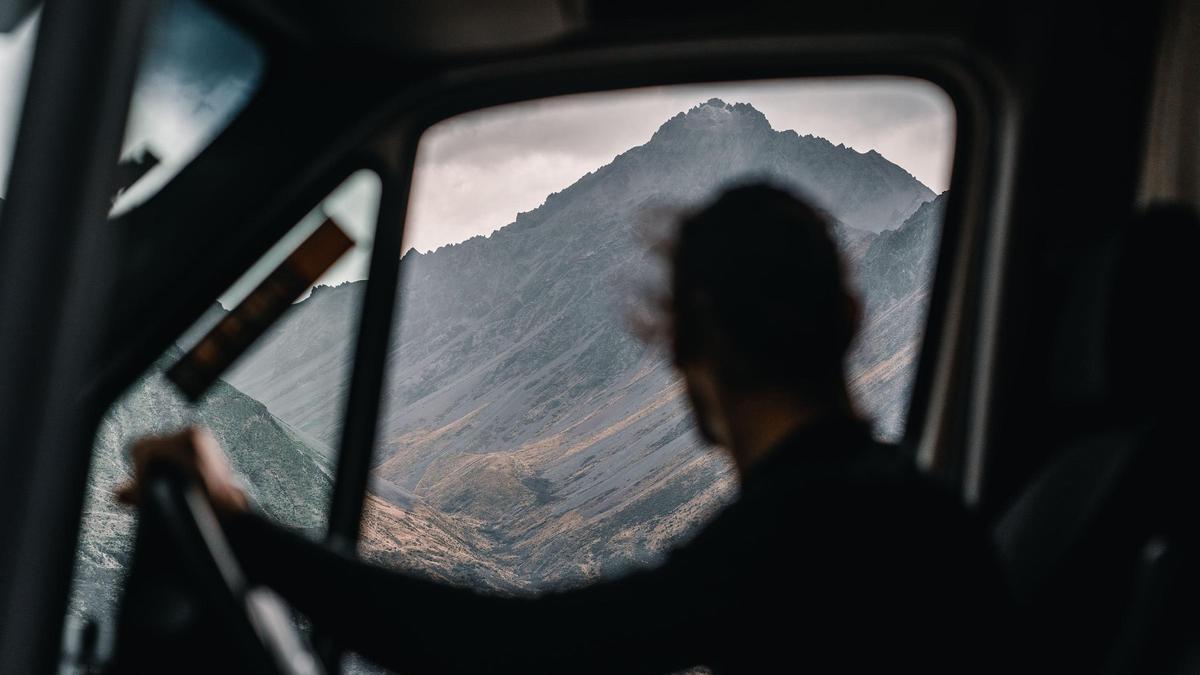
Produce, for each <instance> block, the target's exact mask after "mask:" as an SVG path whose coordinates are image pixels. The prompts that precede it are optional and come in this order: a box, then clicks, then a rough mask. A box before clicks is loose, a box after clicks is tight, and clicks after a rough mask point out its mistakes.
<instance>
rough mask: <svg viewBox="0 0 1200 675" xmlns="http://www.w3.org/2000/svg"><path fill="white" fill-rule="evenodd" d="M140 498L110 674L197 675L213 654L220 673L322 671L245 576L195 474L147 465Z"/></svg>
mask: <svg viewBox="0 0 1200 675" xmlns="http://www.w3.org/2000/svg"><path fill="white" fill-rule="evenodd" d="M140 502H141V508H140V511H141V520H140V521H139V524H138V534H137V544H136V549H135V557H134V563H133V565H132V566H131V570H130V576H129V584H128V585H127V587H126V590H125V599H124V603H123V606H122V617H121V623H120V628H119V634H118V645H117V651H116V654H115V657H116V658H115V659H114V662H113V668H112V669H111V672H120V673H142V672H166V671H171V672H204V671H208V670H211V669H212V667H213V663H212V662H213V661H219V662H220V663H221V670H222V671H223V672H240V671H244V672H254V673H270V674H271V675H318V674H319V673H321V672H323V669H322V668H321V665H320V661H319V660H318V659H317V658H316V657H315V656H314V655H313V653H312V652H311V650H310V649H309V648H308V647H307V646H306V645H305V643H304V642H303V641H302V640H301V638H300V636H299V634H298V633H297V631H296V629H295V627H294V626H293V624H292V620H291V617H290V614H289V612H288V609H287V607H286V605H285V604H284V603H283V601H282V600H281V599H280V598H279V597H278V596H276V595H275V594H274V593H272V592H271V591H269V590H268V589H266V588H262V587H252V586H250V585H249V583H248V582H247V580H246V576H245V574H243V572H242V568H241V565H240V564H239V563H238V561H237V558H236V557H235V556H234V554H233V550H232V549H231V547H230V545H229V541H228V539H227V538H226V537H225V533H224V531H222V529H221V525H220V522H219V521H218V520H217V516H216V514H215V513H214V512H213V509H212V506H211V505H210V504H209V501H208V498H207V497H206V496H205V494H204V492H203V490H202V489H201V487H200V485H199V484H198V482H197V479H196V478H195V477H194V476H193V475H191V474H190V473H188V472H187V471H185V470H184V469H183V468H182V467H180V466H178V465H176V464H174V463H172V462H166V461H157V462H153V463H151V464H150V465H148V466H147V467H146V470H145V475H144V478H143V479H142V485H141V492H140ZM180 572H182V575H181V574H180ZM181 577H182V578H181ZM181 581H182V582H183V584H180V582H181ZM230 646H232V647H233V649H234V653H233V654H230V653H229V651H228V648H229V647H230Z"/></svg>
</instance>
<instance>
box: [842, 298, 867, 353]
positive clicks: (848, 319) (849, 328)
mask: <svg viewBox="0 0 1200 675" xmlns="http://www.w3.org/2000/svg"><path fill="white" fill-rule="evenodd" d="M842 318H843V320H844V321H845V324H844V325H845V326H846V344H845V345H843V349H849V348H850V344H851V343H853V342H854V338H855V337H856V336H857V335H858V331H859V329H860V328H862V320H863V308H862V301H861V300H859V299H858V296H857V295H855V294H853V293H850V292H845V293H843V294H842Z"/></svg>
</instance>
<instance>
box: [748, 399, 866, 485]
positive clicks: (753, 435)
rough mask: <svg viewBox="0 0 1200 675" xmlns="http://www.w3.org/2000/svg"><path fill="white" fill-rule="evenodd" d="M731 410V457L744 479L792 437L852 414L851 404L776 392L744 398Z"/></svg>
mask: <svg viewBox="0 0 1200 675" xmlns="http://www.w3.org/2000/svg"><path fill="white" fill-rule="evenodd" d="M730 407H731V408H732V409H731V410H730V415H729V427H730V428H729V435H730V445H731V446H732V447H731V448H730V454H732V455H733V459H734V464H735V465H736V466H737V471H738V474H739V475H740V476H742V477H745V476H746V474H747V472H749V471H750V470H751V469H752V468H753V467H754V466H755V465H757V464H758V463H759V462H761V461H762V460H763V459H765V458H767V457H768V456H770V455H771V453H772V452H773V451H774V450H775V448H776V447H777V446H778V445H779V444H780V443H781V442H782V441H783V440H784V439H785V438H787V437H788V436H790V435H792V434H794V433H796V432H797V431H800V430H801V429H803V428H805V427H809V426H812V425H813V424H815V423H817V422H819V421H821V420H824V419H827V418H829V417H831V416H837V415H843V414H844V415H849V414H850V409H849V406H848V405H847V406H842V405H838V404H836V403H835V404H833V405H828V404H825V405H815V404H813V403H812V402H809V401H804V400H802V399H798V398H796V397H794V396H787V395H782V394H776V393H773V392H770V393H761V394H756V395H753V396H746V397H743V398H741V399H739V400H738V401H736V402H733V403H732V405H731V406H730Z"/></svg>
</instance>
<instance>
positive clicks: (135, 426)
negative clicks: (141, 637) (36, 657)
mask: <svg viewBox="0 0 1200 675" xmlns="http://www.w3.org/2000/svg"><path fill="white" fill-rule="evenodd" d="M380 187H381V186H380V182H379V178H378V177H377V176H376V175H375V174H374V173H371V172H369V171H365V170H364V171H359V172H357V173H355V174H353V175H352V176H351V177H349V178H348V179H346V180H345V181H344V182H343V183H342V184H341V185H340V186H339V187H338V188H337V189H336V190H335V191H334V192H333V193H331V194H330V195H329V196H328V197H327V198H326V199H325V200H324V201H323V202H322V203H321V204H320V205H319V206H318V207H317V208H316V209H314V210H313V211H312V212H310V213H309V214H308V215H307V216H306V217H305V218H304V219H303V220H302V221H301V222H300V223H299V224H297V225H296V227H295V228H293V229H292V231H290V232H289V233H288V235H286V236H285V237H284V238H283V239H282V240H281V241H280V242H279V243H277V244H276V245H275V246H274V247H273V248H272V249H271V250H269V251H268V252H267V253H266V254H265V255H264V256H263V257H262V258H261V259H260V260H259V261H258V262H257V263H256V265H255V266H254V267H252V268H251V269H250V270H249V271H247V272H246V273H245V274H244V275H243V276H242V277H241V278H240V279H239V280H238V281H237V282H236V283H235V284H234V285H233V286H232V287H231V288H230V289H229V290H228V291H226V293H225V294H223V295H222V296H221V298H220V299H219V300H218V302H216V303H215V304H214V306H213V308H212V309H211V310H210V311H209V312H208V313H207V314H205V316H203V317H202V318H201V319H200V320H199V321H197V322H196V324H195V325H194V326H193V327H192V328H191V329H189V330H188V331H187V332H186V333H185V334H184V335H182V336H180V338H179V339H178V340H177V341H176V343H175V344H173V345H172V346H171V347H169V348H168V349H167V350H166V351H165V352H164V353H163V354H162V355H161V356H160V357H159V359H158V360H157V361H156V363H155V364H154V365H153V366H152V367H151V368H150V369H149V370H148V371H147V372H145V373H144V374H143V375H142V376H141V377H140V378H139V379H138V380H137V381H136V382H135V383H133V384H132V385H131V386H130V387H129V388H128V389H127V390H126V392H125V393H124V394H123V395H122V396H121V398H119V399H118V400H117V401H116V402H115V403H114V404H113V405H112V406H111V407H110V408H109V410H108V412H107V413H106V414H105V416H104V419H103V421H102V422H101V424H100V427H99V429H98V431H97V435H96V439H95V441H94V446H93V451H92V460H91V469H90V473H89V477H88V486H87V496H86V501H85V506H84V514H83V522H82V525H81V528H80V539H79V543H78V549H77V553H76V562H75V572H74V575H73V579H72V592H71V601H70V605H69V610H68V611H69V619H70V620H71V621H74V622H81V621H84V620H87V621H94V622H96V623H97V624H98V625H99V627H100V630H101V632H102V633H103V632H105V631H107V630H109V629H110V628H111V626H112V623H113V621H114V620H115V611H116V607H117V602H118V601H119V598H120V595H121V591H122V588H123V582H124V575H125V572H126V568H127V565H128V563H129V561H130V556H131V554H132V550H131V549H132V546H133V533H134V519H135V516H136V514H135V512H134V511H133V510H132V509H130V508H128V507H125V506H123V505H120V504H118V503H116V502H115V500H114V499H113V490H114V489H115V488H116V487H117V486H118V485H120V484H121V483H123V482H124V481H126V480H128V478H129V477H130V469H131V467H130V463H129V456H128V449H129V445H130V444H131V443H132V442H133V441H134V440H136V439H138V438H141V437H143V436H146V435H148V434H158V433H169V432H174V431H177V430H179V429H180V428H182V427H183V426H185V425H188V424H197V425H201V426H204V427H207V428H209V429H211V430H212V432H213V434H214V436H216V438H217V439H218V441H220V443H221V445H222V447H223V448H224V449H225V450H226V452H227V454H228V457H229V459H230V463H231V465H232V467H233V469H234V471H235V472H236V473H237V475H238V477H239V478H240V479H241V480H242V482H243V483H244V484H245V486H246V490H247V493H248V495H249V497H250V499H251V500H252V502H253V503H254V504H255V506H256V508H257V509H258V510H259V511H261V512H263V513H265V514H266V515H268V516H269V517H271V518H272V519H274V520H276V521H278V522H280V523H282V524H284V525H287V526H289V527H292V528H295V529H297V530H299V531H301V532H303V533H305V534H306V535H308V536H310V537H312V538H314V539H319V538H322V537H324V535H325V530H326V521H327V517H328V513H329V497H330V494H331V491H332V487H333V480H334V466H335V459H336V458H335V453H334V448H335V447H336V444H337V439H336V437H335V436H336V433H337V431H338V430H340V418H341V413H342V407H343V406H344V404H345V392H346V389H347V388H348V386H349V375H350V368H349V357H348V356H347V357H346V358H345V359H344V360H343V361H340V362H338V363H337V364H335V365H333V366H331V367H328V368H326V369H324V370H322V371H320V372H319V373H314V372H311V371H306V374H307V375H308V376H309V377H308V380H307V382H308V383H307V384H306V385H304V386H303V387H302V388H301V390H302V392H303V393H304V394H305V395H307V396H308V397H310V398H311V399H319V400H320V401H321V402H322V403H321V405H322V407H321V410H319V411H313V410H309V409H305V413H306V414H307V415H311V416H312V417H314V418H316V417H318V416H319V415H326V416H328V417H331V418H332V419H333V420H334V422H333V423H331V424H330V427H331V428H332V429H333V430H334V431H333V432H332V435H330V434H326V435H322V434H314V433H310V431H309V430H307V429H306V428H305V427H304V425H293V424H291V423H289V422H288V421H286V420H285V419H284V418H283V417H282V416H281V412H287V411H289V410H290V409H289V408H287V401H289V400H292V399H287V398H286V397H285V398H284V400H283V403H273V404H272V405H271V406H268V405H265V404H264V403H263V401H262V400H261V398H260V397H262V398H265V397H264V396H263V394H262V393H261V391H260V390H259V389H258V388H257V386H256V383H257V382H258V381H259V380H260V379H261V377H262V373H263V372H270V371H272V369H274V368H277V367H279V362H280V360H279V359H278V358H276V354H275V350H274V349H273V347H272V345H273V344H274V343H275V342H277V341H278V340H279V339H280V336H281V335H284V334H286V333H287V332H288V331H291V330H295V329H296V326H297V324H296V323H295V321H296V319H298V318H301V317H303V315H304V314H305V312H307V311H309V309H310V308H311V307H312V306H313V305H314V304H319V303H320V302H321V301H322V299H323V297H325V296H326V295H328V294H330V293H331V292H332V291H333V290H334V288H336V287H337V286H339V285H345V283H346V280H347V279H350V278H361V277H362V276H365V274H366V267H367V264H366V261H367V259H368V258H369V255H370V247H371V245H372V240H373V237H372V233H373V230H374V225H375V208H376V206H377V204H378V201H379V195H380ZM327 215H328V216H331V217H333V218H334V219H335V220H336V221H337V222H338V223H339V224H340V225H341V226H342V228H343V229H344V230H346V231H347V232H348V233H349V234H350V235H351V237H352V238H353V239H354V240H355V241H356V246H355V247H354V248H353V249H352V250H351V251H350V252H349V253H348V254H346V255H344V256H343V257H342V258H341V259H340V260H339V262H338V263H337V264H335V265H334V266H333V267H332V268H330V269H329V270H328V271H327V272H326V273H325V274H324V275H323V276H322V277H321V278H320V279H319V280H318V281H317V282H316V283H315V284H314V286H313V288H312V289H311V290H310V291H309V292H308V293H307V294H306V295H305V297H303V298H302V299H301V300H299V301H297V302H296V303H295V304H293V305H292V308H291V309H290V310H288V313H287V314H285V315H284V316H283V318H282V319H281V320H280V321H279V322H278V323H277V324H276V325H274V326H273V327H271V328H270V329H269V330H268V331H267V333H266V334H265V335H263V336H262V338H261V339H260V340H259V341H258V343H257V344H255V346H253V347H252V348H251V349H250V350H249V351H248V352H247V353H245V354H243V355H242V356H241V358H240V359H239V360H238V361H237V362H236V363H235V364H234V366H233V367H232V368H231V369H230V370H229V371H228V372H226V373H225V374H224V375H223V376H222V378H221V379H220V380H219V381H218V382H217V383H216V384H214V385H213V386H212V387H211V388H210V389H209V390H208V391H207V392H206V393H205V394H204V396H203V398H202V399H201V400H200V401H199V403H197V404H190V403H189V402H188V401H187V399H186V398H185V397H184V396H183V395H182V394H181V392H180V391H179V390H178V389H177V388H176V387H175V385H174V384H173V383H171V382H170V381H168V380H167V378H166V377H165V375H164V373H165V371H166V370H167V369H168V368H169V367H170V366H171V365H173V364H174V363H176V362H177V361H179V359H180V357H181V356H182V355H183V354H184V353H185V352H186V350H187V349H188V348H190V347H191V346H192V345H193V344H195V343H196V342H197V341H198V340H199V339H200V337H201V336H202V335H203V334H204V333H205V332H207V331H208V329H209V328H211V327H212V326H213V325H215V323H216V322H217V321H219V320H220V319H221V317H223V316H224V315H225V314H226V312H227V311H228V309H229V308H231V307H233V306H235V305H236V304H237V303H238V302H240V301H241V299H242V298H244V297H245V296H246V295H247V294H248V293H249V291H250V290H251V289H252V288H254V286H255V285H257V284H258V283H259V282H260V281H262V279H264V278H265V277H266V276H267V274H269V273H270V272H271V270H273V269H274V268H275V267H276V266H277V265H278V264H279V263H280V262H281V261H282V260H283V259H284V258H285V257H287V255H288V254H289V253H290V252H291V251H292V250H294V249H295V248H296V247H297V246H299V245H300V243H301V242H302V241H303V240H304V239H305V238H306V237H307V236H308V235H309V234H310V233H311V232H312V231H313V230H315V229H316V227H317V226H318V225H319V224H320V223H321V222H322V221H323V220H324V219H325V217H326V216H327ZM344 300H345V302H344V304H343V305H342V306H341V307H339V311H338V312H337V313H336V314H335V315H327V316H325V317H324V319H323V321H322V326H321V332H320V335H321V337H322V338H323V339H325V340H326V343H325V348H327V349H330V350H333V351H336V352H338V353H343V354H348V353H349V351H350V347H349V345H351V344H353V339H354V336H355V335H356V332H357V329H358V323H357V318H358V315H359V311H360V305H361V294H359V293H355V294H352V295H350V296H349V297H346V298H345V299H344ZM296 356H298V357H300V358H303V356H304V355H296Z"/></svg>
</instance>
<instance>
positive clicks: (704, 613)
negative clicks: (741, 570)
mask: <svg viewBox="0 0 1200 675" xmlns="http://www.w3.org/2000/svg"><path fill="white" fill-rule="evenodd" d="M225 522H226V529H227V531H228V532H229V536H230V539H231V541H232V542H233V545H234V548H235V550H236V552H237V554H238V556H239V558H240V559H241V560H242V563H243V565H244V566H245V568H246V570H247V574H248V575H249V576H250V578H251V579H253V580H255V581H256V582H259V583H263V584H265V585H268V586H271V587H273V588H274V589H275V590H277V591H278V592H279V593H280V594H282V595H283V596H284V597H285V598H287V599H288V600H289V601H290V602H291V603H292V604H293V605H294V606H295V607H296V608H297V609H299V610H300V611H301V612H303V613H304V614H305V615H307V616H308V617H309V619H310V620H312V622H313V624H314V625H315V626H316V627H317V628H318V629H319V630H321V631H322V632H326V633H329V634H332V635H333V636H334V637H335V638H337V640H338V641H339V642H340V643H341V644H343V645H344V646H346V647H348V648H350V649H352V650H354V651H357V652H359V653H361V654H363V655H364V656H367V657H369V658H371V659H373V660H375V661H377V662H379V663H380V664H382V665H385V666H387V667H390V668H394V669H397V670H404V671H418V672H425V671H434V672H461V671H471V672H478V671H488V670H497V671H504V672H509V671H512V672H560V673H561V672H573V673H574V672H579V673H582V672H647V673H653V672H658V673H662V672H670V671H673V670H680V669H683V668H687V667H689V666H696V665H701V664H703V663H704V662H705V661H706V660H707V659H709V658H711V657H713V656H714V655H715V654H717V653H719V651H718V650H719V649H720V643H719V640H720V635H719V632H718V631H717V630H716V626H717V624H718V619H719V618H723V619H725V620H728V618H729V614H728V607H730V606H731V605H730V604H729V603H731V602H734V601H735V600H736V598H735V596H736V594H735V593H733V592H732V590H731V588H732V585H731V583H730V582H731V581H732V580H733V576H732V575H734V574H736V571H735V570H733V569H732V568H731V567H730V565H729V564H728V561H727V560H722V559H721V558H723V557H724V556H723V555H722V554H721V552H720V550H719V549H718V548H717V547H714V546H713V545H712V542H710V541H708V540H709V539H711V538H712V535H711V532H708V533H706V535H705V536H702V537H700V538H698V539H697V541H695V542H693V543H692V544H691V545H690V546H688V547H687V548H685V549H681V550H679V551H676V552H675V554H673V555H672V556H671V557H670V559H669V560H668V561H667V563H666V564H664V565H663V566H661V567H659V568H658V569H655V570H650V571H643V572H638V573H635V574H632V575H630V576H628V577H624V578H622V579H617V580H613V581H608V582H602V583H598V584H594V585H591V586H588V587H584V588H580V589H577V590H568V591H561V592H554V593H549V594H546V595H542V596H539V597H532V598H508V597H499V596H494V595H485V594H482V593H479V592H476V591H472V590H470V589H464V588H456V587H452V586H447V585H444V584H439V583H436V582H431V581H425V580H421V579H417V578H414V577H410V576H407V575H404V574H401V573H399V572H394V571H390V570H386V569H384V568H381V567H378V566H376V565H372V564H369V563H366V562H363V561H361V560H357V559H353V558H350V557H346V556H342V555H339V554H337V553H335V552H333V551H332V550H330V549H328V548H326V547H324V546H322V545H320V544H317V543H314V542H311V541H309V540H307V539H305V538H303V537H301V536H300V535H298V534H295V533H293V532H290V531H288V530H285V529H283V528H280V527H278V526H276V525H274V524H272V523H269V522H267V521H266V520H264V519H262V518H261V517H258V516H256V515H253V514H250V513H237V514H232V515H230V516H227V517H226V518H225ZM719 529H720V528H717V531H719ZM710 551H712V552H714V553H717V555H716V556H712V555H711V554H710Z"/></svg>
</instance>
